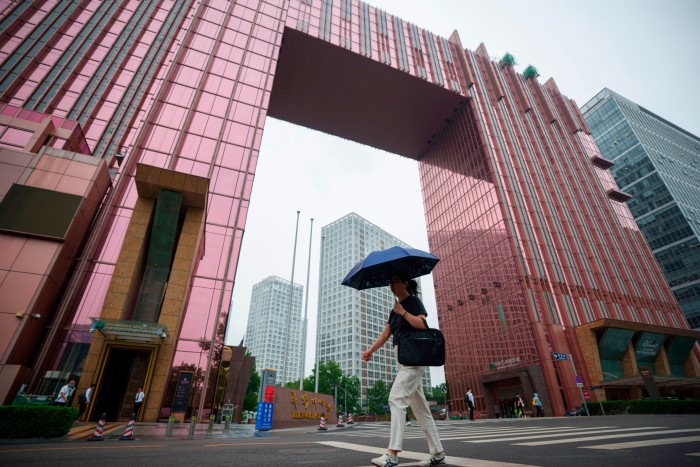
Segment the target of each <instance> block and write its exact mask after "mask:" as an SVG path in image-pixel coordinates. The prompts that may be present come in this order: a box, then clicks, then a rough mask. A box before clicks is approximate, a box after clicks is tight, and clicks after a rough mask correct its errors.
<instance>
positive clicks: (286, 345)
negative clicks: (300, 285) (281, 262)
mask: <svg viewBox="0 0 700 467" xmlns="http://www.w3.org/2000/svg"><path fill="white" fill-rule="evenodd" d="M300 212H301V211H297V226H296V230H295V232H294V254H293V255H292V279H291V280H290V282H289V313H287V336H286V338H285V342H284V365H283V366H282V383H281V386H284V385H285V384H286V383H287V378H288V375H289V373H288V372H287V361H288V359H289V352H290V349H289V331H290V328H291V327H292V302H293V300H292V297H293V295H294V266H295V264H296V261H297V236H298V235H299V213H300Z"/></svg>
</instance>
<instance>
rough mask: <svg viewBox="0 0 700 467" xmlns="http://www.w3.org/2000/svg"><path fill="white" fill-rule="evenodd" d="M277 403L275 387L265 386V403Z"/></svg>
mask: <svg viewBox="0 0 700 467" xmlns="http://www.w3.org/2000/svg"><path fill="white" fill-rule="evenodd" d="M274 401H275V387H274V386H265V397H264V399H263V402H269V403H273V402H274Z"/></svg>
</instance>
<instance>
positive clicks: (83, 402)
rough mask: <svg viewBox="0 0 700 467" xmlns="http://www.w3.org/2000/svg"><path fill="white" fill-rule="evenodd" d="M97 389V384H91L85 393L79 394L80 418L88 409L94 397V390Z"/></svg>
mask: <svg viewBox="0 0 700 467" xmlns="http://www.w3.org/2000/svg"><path fill="white" fill-rule="evenodd" d="M94 389H95V385H94V384H91V385H90V387H89V388H87V389H86V390H85V392H84V393H82V394H80V395H79V396H78V405H79V408H78V420H80V418H81V417H82V416H83V414H84V413H85V411H86V410H87V406H88V404H90V398H91V397H92V391H93V390H94Z"/></svg>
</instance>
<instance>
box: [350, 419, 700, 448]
mask: <svg viewBox="0 0 700 467" xmlns="http://www.w3.org/2000/svg"><path fill="white" fill-rule="evenodd" d="M517 425H519V426H517ZM517 425H516V424H510V423H497V424H492V425H491V424H489V425H487V424H473V423H471V424H470V423H466V424H463V423H454V422H438V423H437V427H438V432H439V433H440V439H441V440H442V441H443V442H446V441H456V442H463V443H469V444H487V443H492V444H497V443H508V444H511V445H515V446H532V447H536V446H550V445H559V444H574V443H577V444H579V445H578V446H576V447H577V448H581V449H599V450H608V451H611V450H622V449H627V450H629V449H635V448H643V447H648V446H663V445H672V444H679V445H681V444H687V445H689V446H688V448H689V449H691V450H692V451H694V452H689V453H687V454H686V455H688V456H700V428H683V429H671V428H667V427H663V426H651V425H650V426H635V427H627V428H625V427H620V426H614V425H612V424H609V425H608V424H606V425H605V426H595V427H580V426H569V425H567V426H555V427H551V426H550V427H547V426H537V425H531V424H527V425H523V424H520V423H518V424H517ZM570 425H573V424H570ZM389 430H390V426H389V424H387V423H362V424H359V425H357V426H355V427H354V428H353V429H352V430H349V431H347V432H343V435H344V436H348V437H359V438H362V437H366V438H378V437H384V438H388V437H389ZM423 437H424V435H423V431H422V430H421V429H420V427H419V426H418V424H417V423H415V422H414V423H413V424H412V425H411V426H407V427H406V431H405V434H404V438H405V439H419V438H423ZM625 438H637V439H635V440H631V441H628V440H624V439H625ZM618 439H619V440H620V442H611V441H612V440H618ZM600 441H604V443H602V444H600V443H598V442H600ZM692 443H696V444H697V446H694V445H692Z"/></svg>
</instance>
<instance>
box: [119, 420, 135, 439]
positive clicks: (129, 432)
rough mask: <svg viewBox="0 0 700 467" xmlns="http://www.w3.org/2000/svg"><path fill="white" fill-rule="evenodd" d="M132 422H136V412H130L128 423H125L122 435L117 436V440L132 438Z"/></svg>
mask: <svg viewBox="0 0 700 467" xmlns="http://www.w3.org/2000/svg"><path fill="white" fill-rule="evenodd" d="M134 423H136V414H135V413H132V414H131V419H130V420H129V423H128V424H127V425H126V429H125V430H124V435H123V436H122V437H121V438H119V441H133V440H134Z"/></svg>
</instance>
